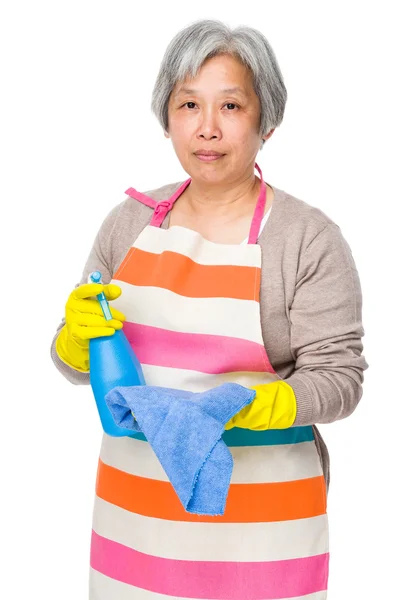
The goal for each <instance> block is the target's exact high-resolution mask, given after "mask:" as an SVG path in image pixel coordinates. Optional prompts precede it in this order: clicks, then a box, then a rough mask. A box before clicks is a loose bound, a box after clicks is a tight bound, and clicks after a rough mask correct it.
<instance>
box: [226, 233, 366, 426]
mask: <svg viewBox="0 0 415 600" xmlns="http://www.w3.org/2000/svg"><path fill="white" fill-rule="evenodd" d="M290 320H291V328H290V335H291V352H292V354H293V357H294V358H295V361H296V363H295V370H294V372H293V374H292V375H291V376H290V377H288V378H287V379H284V380H281V381H277V382H274V383H270V384H263V385H259V386H256V387H255V388H254V389H255V390H256V391H257V395H256V397H255V399H254V400H253V402H252V404H250V405H248V406H247V407H245V408H244V409H243V410H242V411H241V412H240V413H238V414H237V415H235V417H233V419H232V420H231V421H230V422H229V424H227V426H226V428H227V429H228V428H232V427H242V428H248V429H258V430H261V429H284V428H286V427H290V426H291V425H293V426H305V425H314V424H317V423H330V422H333V421H336V420H338V419H343V418H345V417H347V416H348V415H350V414H351V413H352V412H353V411H354V410H355V408H356V406H357V404H358V402H359V400H360V398H361V397H362V394H363V388H362V383H363V371H364V370H366V369H367V368H368V367H369V365H368V363H367V362H366V360H365V358H364V356H363V355H362V350H363V344H362V337H363V336H364V333H365V332H364V328H363V324H362V292H361V286H360V280H359V275H358V272H357V269H356V265H355V262H354V259H353V256H352V252H351V250H350V247H349V245H348V243H347V242H346V240H345V239H344V237H343V235H342V233H341V230H340V228H339V226H338V225H336V224H335V223H329V224H328V225H326V226H325V227H324V228H323V229H322V230H321V231H320V232H319V233H318V234H317V235H316V236H315V237H314V239H313V240H312V241H311V243H310V244H309V245H308V247H307V249H306V250H305V251H304V252H303V253H302V254H301V256H300V257H299V267H298V272H297V279H296V286H295V294H294V298H293V301H292V304H291V307H290Z"/></svg>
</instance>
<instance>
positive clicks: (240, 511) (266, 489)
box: [96, 459, 326, 523]
mask: <svg viewBox="0 0 415 600" xmlns="http://www.w3.org/2000/svg"><path fill="white" fill-rule="evenodd" d="M96 494H97V496H99V497H100V498H102V499H103V500H105V501H107V502H110V503H111V504H115V505H116V506H119V507H121V508H124V509H125V510H128V511H130V512H133V513H137V514H139V515H144V516H147V517H155V518H158V519H168V520H170V521H199V522H209V523H210V522H214V523H215V522H217V523H220V522H225V523H259V522H269V521H271V522H272V521H289V520H293V519H307V518H309V517H316V516H318V515H322V514H325V512H326V494H325V485H324V477H323V475H321V476H319V477H311V478H309V479H300V480H298V481H287V482H281V483H254V484H252V483H250V484H248V483H232V484H231V485H230V488H229V494H228V499H227V503H226V510H225V513H224V514H223V515H222V516H220V517H210V516H204V515H194V514H191V513H188V512H186V511H185V509H184V508H183V506H182V504H181V503H180V500H179V498H178V496H177V495H176V492H175V491H174V488H173V486H172V485H171V483H170V482H169V481H158V480H155V479H148V478H146V477H139V476H137V475H131V474H130V473H125V472H124V471H121V470H119V469H115V468H114V467H110V466H109V465H107V464H105V463H104V462H102V460H101V459H100V460H99V465H98V475H97V485H96Z"/></svg>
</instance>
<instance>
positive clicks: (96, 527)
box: [89, 165, 329, 600]
mask: <svg viewBox="0 0 415 600" xmlns="http://www.w3.org/2000/svg"><path fill="white" fill-rule="evenodd" d="M255 167H256V168H257V169H258V171H259V173H260V175H261V190H260V194H259V197H258V201H257V205H256V208H255V213H254V216H253V219H252V223H251V228H250V233H249V238H248V244H245V245H239V244H238V245H235V244H232V245H231V244H218V243H213V242H210V241H208V240H206V239H205V238H203V237H202V236H201V235H200V234H199V233H197V232H196V231H192V230H190V229H187V228H184V227H181V226H172V227H171V228H169V229H162V228H161V227H160V226H161V224H162V222H163V220H164V218H165V217H166V215H167V213H168V212H169V211H170V210H171V208H172V206H173V204H174V202H175V201H176V200H177V198H179V196H180V195H181V194H182V192H183V191H184V190H185V189H186V188H187V186H188V185H189V184H190V182H191V179H188V180H186V181H185V182H184V183H183V184H182V185H181V186H180V187H179V189H178V190H177V191H176V192H175V193H174V194H173V196H172V197H171V198H170V199H169V200H166V201H163V202H159V203H157V202H156V201H155V200H153V199H152V198H150V197H148V196H145V195H144V194H141V193H139V192H137V191H136V190H134V189H133V188H130V189H129V190H127V193H128V194H129V196H131V197H132V198H135V199H136V200H137V201H139V202H143V203H144V204H146V205H147V206H151V207H152V208H154V213H153V217H152V219H151V222H150V224H149V225H147V226H146V227H145V228H144V229H143V230H142V232H141V233H140V234H139V235H138V237H137V239H136V241H135V242H134V244H133V246H131V248H130V249H129V251H128V252H127V254H126V256H125V258H124V260H123V261H122V263H121V265H120V267H119V269H118V270H117V272H116V273H115V275H114V277H113V279H112V280H111V283H115V284H117V285H119V286H120V287H121V289H122V292H123V293H122V295H121V296H120V298H118V299H117V300H115V301H113V303H112V304H113V305H114V306H115V307H116V308H118V309H119V310H121V311H122V312H123V313H124V314H125V315H126V317H127V319H128V320H127V321H126V322H125V323H124V328H123V330H124V333H125V335H126V336H127V338H128V340H129V341H130V343H131V345H132V347H133V349H134V352H135V353H136V355H137V357H138V358H139V360H140V362H141V365H142V368H143V373H144V377H145V379H146V383H147V384H148V385H156V386H163V387H171V388H176V389H183V390H189V391H192V392H201V391H205V390H208V389H211V388H213V387H216V386H218V385H220V384H222V383H225V382H234V383H239V384H240V385H243V386H246V387H251V386H253V385H258V384H261V383H270V382H273V381H276V380H278V379H281V377H279V376H278V374H277V373H276V372H275V371H274V369H273V367H272V365H271V364H270V362H269V359H268V356H267V353H266V350H265V347H264V342H263V337H262V330H261V320H260V304H259V298H260V281H261V247H260V246H259V244H258V243H257V239H258V234H259V229H260V224H261V220H262V217H263V214H264V208H265V202H266V185H265V183H264V180H263V177H262V172H261V170H260V169H259V167H258V165H255ZM223 440H224V442H225V443H226V444H227V446H228V447H229V450H230V452H231V454H232V457H233V460H234V468H233V472H232V478H231V483H230V488H229V494H228V498H227V503H226V510H225V513H224V515H222V516H219V517H211V516H204V515H195V514H191V513H188V512H186V511H185V509H184V508H183V506H182V505H181V503H180V501H179V499H178V497H177V495H176V493H175V491H174V489H173V487H172V485H171V483H170V482H169V480H168V478H167V476H166V474H165V472H164V470H163V468H162V467H161V465H160V463H159V461H158V459H157V457H156V455H155V454H154V452H153V450H152V448H151V446H150V444H149V443H148V442H147V441H146V438H145V437H144V435H143V434H141V433H136V434H134V435H132V436H131V437H117V438H116V437H111V436H108V435H106V434H105V433H104V434H103V440H102V446H101V452H100V458H99V465H98V473H97V482H96V497H95V505H94V515H93V528H92V539H91V560H90V596H89V598H90V600H114V599H117V600H160V599H161V598H190V599H196V598H197V599H199V598H204V599H208V600H225V599H226V600H260V599H261V600H263V599H270V600H272V599H274V600H276V599H280V600H283V599H286V600H288V599H291V600H300V599H302V600H325V599H326V598H327V592H326V590H327V579H328V564H329V551H328V523H327V513H326V485H325V481H324V476H323V471H322V467H321V463H320V459H319V456H318V452H317V448H316V444H315V441H314V433H313V429H312V427H311V426H308V427H291V428H289V429H285V430H266V431H251V430H247V429H240V428H234V429H231V430H229V431H225V432H224V433H223Z"/></svg>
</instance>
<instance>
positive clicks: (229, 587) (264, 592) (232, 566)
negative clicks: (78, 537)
mask: <svg viewBox="0 0 415 600" xmlns="http://www.w3.org/2000/svg"><path fill="white" fill-rule="evenodd" d="M328 558H329V554H328V553H327V554H320V555H317V556H311V557H309V558H296V559H292V560H280V561H267V562H215V561H206V562H204V561H189V560H173V559H168V558H159V557H156V556H151V555H149V554H143V553H142V552H138V551H137V550H133V549H132V548H128V547H127V546H123V545H122V544H119V543H118V542H113V541H111V540H108V539H106V538H104V537H101V536H100V535H98V534H97V533H95V531H93V532H92V539H91V567H92V568H93V569H95V570H96V571H99V572H100V573H103V574H104V575H106V576H107V577H110V578H111V579H116V580H117V581H122V582H123V583H127V584H129V585H133V586H135V587H137V588H142V589H145V590H149V591H151V592H155V593H158V594H166V595H168V596H174V597H175V598H177V597H180V598H189V597H190V598H217V599H218V600H222V599H226V600H259V599H261V600H264V599H269V598H274V599H281V598H292V597H296V596H304V595H306V594H313V593H315V592H319V591H322V590H326V589H327V579H328Z"/></svg>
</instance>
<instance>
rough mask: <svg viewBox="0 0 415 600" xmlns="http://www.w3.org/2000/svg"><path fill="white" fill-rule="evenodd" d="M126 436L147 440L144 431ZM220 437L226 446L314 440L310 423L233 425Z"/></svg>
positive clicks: (270, 444) (276, 444)
mask: <svg viewBox="0 0 415 600" xmlns="http://www.w3.org/2000/svg"><path fill="white" fill-rule="evenodd" d="M128 437H132V438H135V439H136V440H143V441H144V442H146V441H147V438H146V437H145V435H144V433H134V434H132V435H130V436H128ZM222 439H223V441H224V442H225V444H226V445H227V446H281V445H283V444H300V443H301V442H312V441H314V433H313V428H312V427H311V425H307V426H306V427H290V428H289V429H267V430H266V431H253V430H252V429H240V428H239V427H234V428H233V429H230V430H229V431H224V432H223V435H222Z"/></svg>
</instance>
